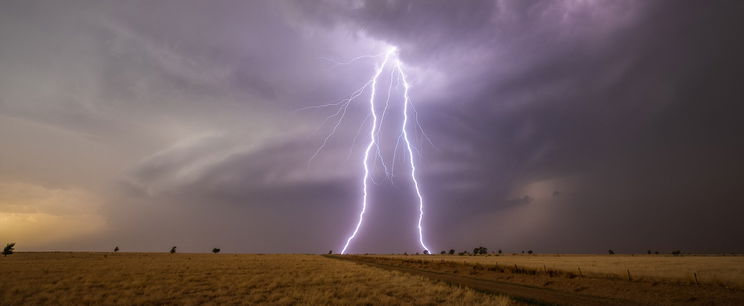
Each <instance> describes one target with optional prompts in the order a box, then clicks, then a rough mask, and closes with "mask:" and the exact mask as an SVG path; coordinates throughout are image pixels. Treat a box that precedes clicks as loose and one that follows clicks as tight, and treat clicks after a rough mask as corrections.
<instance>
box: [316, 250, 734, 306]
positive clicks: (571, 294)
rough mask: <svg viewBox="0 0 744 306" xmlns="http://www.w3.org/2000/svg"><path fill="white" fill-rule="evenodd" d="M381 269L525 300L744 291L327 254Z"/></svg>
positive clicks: (568, 301)
mask: <svg viewBox="0 0 744 306" xmlns="http://www.w3.org/2000/svg"><path fill="white" fill-rule="evenodd" d="M328 257H330V258H335V259H340V260H349V261H353V262H357V263H362V264H366V265H370V266H374V267H377V268H381V269H387V270H396V271H401V272H405V273H410V274H415V275H420V276H424V277H427V278H430V279H433V280H438V281H443V282H446V283H449V284H453V285H459V286H466V287H470V288H473V289H476V290H479V291H485V292H490V293H496V294H504V295H507V296H509V297H511V298H513V299H515V300H517V301H521V302H525V303H529V304H543V305H544V304H548V305H672V304H673V305H677V304H688V305H700V304H709V305H744V292H742V291H740V290H736V289H730V288H723V287H715V286H694V285H689V284H680V283H674V282H643V281H627V280H622V279H610V278H596V277H577V276H575V275H566V274H561V272H558V271H550V270H548V271H545V272H544V273H543V271H535V270H527V269H520V268H517V267H514V268H511V267H500V266H493V267H485V266H481V265H468V264H461V263H454V262H444V261H442V262H430V261H423V260H418V259H416V258H415V256H412V258H411V259H393V258H381V257H374V256H348V255H343V256H338V255H335V256H333V255H332V256H328Z"/></svg>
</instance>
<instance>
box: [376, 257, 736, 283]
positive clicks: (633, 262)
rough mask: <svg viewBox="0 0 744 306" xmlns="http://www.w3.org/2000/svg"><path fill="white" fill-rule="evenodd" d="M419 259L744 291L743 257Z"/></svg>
mask: <svg viewBox="0 0 744 306" xmlns="http://www.w3.org/2000/svg"><path fill="white" fill-rule="evenodd" d="M380 256H382V257H394V258H411V257H414V256H401V255H380ZM415 257H416V258H417V259H419V258H420V259H425V260H434V261H441V260H445V261H456V262H459V263H463V262H464V263H468V264H476V263H478V264H482V265H496V264H498V265H506V266H513V265H518V266H520V267H527V268H534V269H538V270H542V269H545V268H547V269H549V270H562V271H569V272H573V273H577V274H578V270H579V268H581V272H582V273H583V274H584V275H597V276H606V275H611V276H616V277H620V278H626V277H627V273H628V271H630V274H631V277H632V278H633V279H646V280H672V281H682V282H694V281H695V280H694V277H695V275H694V274H697V278H698V281H699V282H700V283H709V284H710V283H713V284H719V285H725V286H735V287H739V288H744V256H702V255H688V256H666V255H650V256H649V255H634V256H630V255H501V256H482V255H481V256H458V255H429V256H424V255H419V256H415Z"/></svg>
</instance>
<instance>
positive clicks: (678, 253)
mask: <svg viewBox="0 0 744 306" xmlns="http://www.w3.org/2000/svg"><path fill="white" fill-rule="evenodd" d="M680 254H682V251H680V250H675V251H674V252H672V255H674V256H677V255H680Z"/></svg>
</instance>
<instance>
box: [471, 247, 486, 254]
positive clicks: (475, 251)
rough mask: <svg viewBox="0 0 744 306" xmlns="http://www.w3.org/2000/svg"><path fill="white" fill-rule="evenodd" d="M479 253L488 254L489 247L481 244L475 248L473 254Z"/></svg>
mask: <svg viewBox="0 0 744 306" xmlns="http://www.w3.org/2000/svg"><path fill="white" fill-rule="evenodd" d="M478 254H481V255H486V254H488V249H487V248H484V247H482V246H479V247H477V248H474V249H473V255H478Z"/></svg>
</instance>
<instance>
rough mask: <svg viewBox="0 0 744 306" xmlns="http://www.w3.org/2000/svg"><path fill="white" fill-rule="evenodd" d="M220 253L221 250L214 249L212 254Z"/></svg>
mask: <svg viewBox="0 0 744 306" xmlns="http://www.w3.org/2000/svg"><path fill="white" fill-rule="evenodd" d="M220 251H221V250H220V248H213V249H212V253H215V254H217V253H219V252H220Z"/></svg>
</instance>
